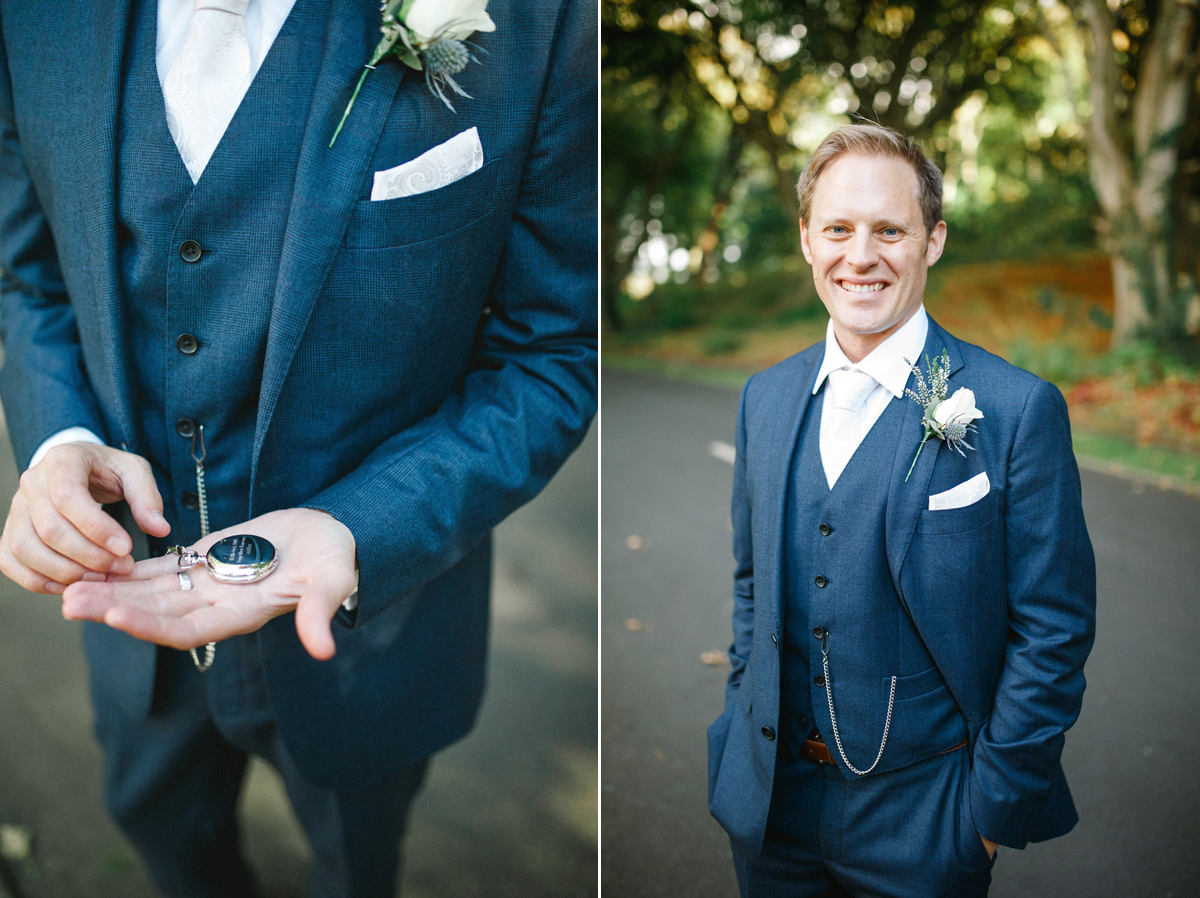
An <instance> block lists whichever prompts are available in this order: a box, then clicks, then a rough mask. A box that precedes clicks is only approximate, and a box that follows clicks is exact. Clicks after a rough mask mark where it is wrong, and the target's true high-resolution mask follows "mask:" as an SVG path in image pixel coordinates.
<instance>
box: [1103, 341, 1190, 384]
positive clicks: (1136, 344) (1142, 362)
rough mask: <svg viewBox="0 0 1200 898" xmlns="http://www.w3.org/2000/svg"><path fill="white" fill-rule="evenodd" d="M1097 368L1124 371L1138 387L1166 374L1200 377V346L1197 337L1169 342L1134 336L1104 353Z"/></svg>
mask: <svg viewBox="0 0 1200 898" xmlns="http://www.w3.org/2000/svg"><path fill="white" fill-rule="evenodd" d="M1096 371H1097V373H1098V374H1101V375H1103V376H1108V377H1111V376H1114V375H1118V376H1119V375H1124V376H1126V377H1129V378H1130V379H1131V380H1132V381H1133V383H1134V384H1136V385H1137V386H1139V387H1146V386H1149V385H1151V384H1154V383H1158V382H1159V381H1162V380H1166V379H1167V378H1171V377H1175V378H1179V379H1181V380H1187V381H1193V382H1196V381H1200V347H1197V344H1196V342H1195V341H1194V340H1191V341H1179V342H1175V343H1168V344H1166V345H1164V344H1162V343H1161V342H1152V341H1149V340H1135V341H1132V342H1129V343H1125V344H1122V345H1121V346H1118V347H1116V348H1115V349H1113V350H1111V351H1110V352H1108V353H1107V354H1106V355H1104V356H1102V357H1101V358H1100V359H1099V360H1098V362H1097V367H1096Z"/></svg>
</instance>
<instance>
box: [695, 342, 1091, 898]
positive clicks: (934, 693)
mask: <svg viewBox="0 0 1200 898" xmlns="http://www.w3.org/2000/svg"><path fill="white" fill-rule="evenodd" d="M823 345H824V344H819V345H817V346H814V347H812V348H810V349H808V350H807V351H805V352H802V353H800V354H799V355H797V356H794V357H792V358H790V359H788V360H786V361H784V362H782V363H780V364H779V365H777V366H775V367H773V368H771V369H768V370H767V371H764V372H761V373H760V374H757V375H755V376H754V377H752V378H751V379H750V381H749V382H748V383H747V384H746V387H745V389H744V391H743V394H742V401H741V406H740V412H739V418H738V427H737V460H736V465H735V472H734V486H733V502H732V517H733V529H734V554H735V558H736V562H737V566H736V572H735V578H734V606H735V607H734V615H733V625H734V639H733V645H732V647H731V650H730V657H731V660H732V665H733V667H732V673H731V675H730V677H729V683H728V688H727V697H726V707H725V711H724V713H723V714H722V715H721V717H720V718H718V720H717V721H716V722H715V723H714V724H713V725H712V727H711V728H710V730H709V800H710V808H711V811H712V813H713V814H714V816H715V817H716V818H717V820H718V821H719V822H720V823H721V824H722V825H723V826H724V827H725V829H726V830H727V831H728V833H729V835H730V838H731V841H732V843H733V846H734V849H735V856H736V857H738V858H740V860H741V862H742V863H741V866H740V867H739V875H741V876H742V882H741V884H742V888H743V891H744V892H749V893H750V894H755V893H756V890H755V889H754V888H752V887H751V888H747V882H746V881H745V871H746V870H747V869H748V867H747V864H749V865H750V866H752V865H753V863H754V861H755V859H756V858H758V857H759V854H760V852H761V851H762V850H763V845H764V841H767V842H768V843H770V844H771V845H774V846H778V845H781V844H782V845H788V844H800V843H805V841H806V840H807V841H808V843H811V844H810V845H809V848H810V849H811V851H812V852H815V853H816V854H817V855H824V856H827V857H833V858H835V859H836V858H838V857H841V856H843V855H844V856H846V857H853V858H857V859H856V860H854V861H853V864H857V865H858V868H859V872H862V870H864V869H867V868H871V869H869V870H868V871H867V873H866V874H864V877H865V878H863V879H862V880H861V881H860V882H861V883H862V884H860V886H859V888H860V890H861V891H862V892H864V893H870V894H877V893H878V894H896V893H899V894H903V893H904V892H903V890H902V889H900V890H897V892H890V891H888V885H887V883H888V876H889V873H888V868H889V864H891V863H896V862H898V861H897V858H898V856H899V855H900V854H902V853H903V852H904V851H906V850H907V848H906V845H911V843H914V842H928V843H930V844H935V843H936V850H935V852H934V854H935V855H938V854H939V853H940V854H941V855H945V856H946V858H945V863H946V866H947V867H948V868H955V869H953V870H952V873H953V874H954V875H958V872H961V871H960V870H958V869H957V868H962V870H965V871H967V872H969V873H970V874H971V877H974V878H973V879H972V881H979V880H980V877H982V881H983V888H984V889H986V877H987V873H986V870H984V871H982V872H981V871H980V870H979V869H978V868H980V867H981V866H986V865H987V856H986V853H985V852H984V849H983V846H982V843H981V841H980V839H979V834H982V835H984V836H987V837H988V838H990V839H992V840H994V841H997V842H999V843H1001V844H1004V845H1009V846H1012V847H1016V848H1020V847H1024V845H1025V844H1026V843H1027V842H1029V841H1037V840H1042V839H1047V838H1051V837H1054V836H1058V835H1061V834H1063V833H1065V832H1067V831H1068V830H1069V829H1070V828H1071V827H1072V826H1073V825H1074V824H1075V822H1076V820H1077V815H1076V812H1075V808H1074V804H1073V802H1072V799H1071V795H1070V792H1069V790H1068V788H1067V784H1066V780H1065V779H1064V776H1063V770H1062V767H1061V764H1060V756H1061V752H1062V748H1063V742H1064V733H1065V731H1066V730H1067V729H1068V728H1069V727H1070V726H1071V725H1072V723H1074V721H1075V719H1076V717H1077V716H1078V713H1079V709H1080V704H1081V701H1082V695H1083V690H1084V676H1083V663H1084V659H1085V658H1086V657H1087V654H1088V652H1089V650H1090V648H1091V645H1092V641H1093V632H1094V615H1095V562H1094V557H1093V553H1092V548H1091V543H1090V541H1089V539H1088V535H1087V530H1086V526H1085V523H1084V519H1083V511H1082V506H1081V502H1080V484H1079V475H1078V470H1077V468H1076V464H1075V460H1074V456H1073V454H1072V451H1071V443H1070V431H1069V425H1068V421H1067V412H1066V405H1065V403H1064V402H1063V399H1062V396H1061V394H1060V393H1059V392H1058V391H1057V390H1056V389H1055V388H1054V387H1053V386H1051V385H1050V384H1047V383H1046V382H1044V381H1041V380H1039V379H1038V378H1036V377H1034V376H1033V375H1031V374H1028V373H1027V372H1024V371H1021V370H1019V369H1017V368H1014V367H1013V366H1011V365H1009V364H1007V363H1006V362H1004V361H1002V360H1001V359H998V358H996V357H995V356H993V355H990V354H989V353H987V352H985V351H983V350H981V349H979V348H978V347H975V346H972V345H970V344H967V343H963V342H961V341H959V340H957V339H955V338H954V337H953V336H951V335H950V334H948V333H946V332H945V331H944V330H942V328H940V327H938V326H937V324H936V323H934V322H933V321H932V320H931V321H930V322H929V332H928V337H927V340H926V344H925V353H927V354H928V356H929V357H930V358H933V359H936V358H937V356H939V355H940V354H941V353H942V351H943V349H944V350H946V352H947V353H948V356H949V360H950V372H951V373H950V378H949V393H953V392H954V391H955V389H957V388H958V387H968V388H970V389H972V390H973V391H974V393H975V397H976V406H977V407H978V408H979V409H980V410H981V411H982V412H983V415H984V417H983V418H981V419H979V420H977V421H976V422H975V423H976V425H977V426H978V432H977V433H973V434H970V435H969V437H968V442H969V443H970V444H971V445H973V446H974V447H975V450H974V451H970V450H967V451H965V452H964V453H963V454H959V453H956V452H954V451H952V450H951V449H950V448H948V447H947V446H945V445H944V444H943V443H942V442H941V440H939V439H937V438H936V437H935V438H932V439H930V441H929V442H928V443H927V444H926V445H925V447H924V449H923V451H922V452H921V455H920V457H919V459H918V460H917V463H916V465H915V467H913V468H912V472H911V475H908V472H909V469H910V466H911V465H912V462H913V459H914V456H916V452H917V448H918V444H919V442H920V440H921V437H922V435H923V433H924V429H923V426H922V424H921V417H922V411H923V409H922V408H921V406H920V405H919V404H918V403H917V402H915V401H913V400H912V399H910V398H907V397H905V398H903V399H899V398H896V399H893V400H892V401H891V402H890V403H889V405H888V407H887V409H886V410H885V411H884V413H883V415H882V416H881V417H880V418H879V419H878V420H877V421H876V423H875V424H874V426H873V427H872V429H871V430H870V432H869V433H868V434H867V435H866V437H864V439H863V442H862V444H861V445H860V446H859V448H858V450H857V451H856V452H855V454H854V456H853V457H852V458H851V461H850V463H849V464H848V465H847V467H846V470H845V471H844V473H843V474H842V476H841V477H840V478H839V479H838V480H837V481H836V482H835V484H834V486H833V487H832V488H830V487H829V486H828V485H827V482H826V479H825V476H824V473H823V470H822V467H821V461H820V457H819V447H818V438H817V435H818V434H819V430H820V416H821V402H820V394H818V396H817V397H814V396H813V395H812V390H813V386H814V383H815V379H816V375H817V372H818V369H819V368H820V365H821V360H822V356H823ZM920 366H921V368H922V370H924V369H925V367H926V363H925V355H924V354H923V355H922V358H921V360H920ZM912 385H913V379H912V378H910V386H912ZM906 476H907V482H906V480H905V478H906ZM973 478H975V480H974V483H976V484H977V483H980V482H981V481H984V480H986V482H987V485H988V488H987V489H986V490H985V491H984V493H983V495H982V497H979V496H978V495H974V496H972V497H970V500H964V501H966V504H963V505H961V507H949V508H944V509H938V510H931V509H930V502H929V499H930V497H931V496H934V495H937V494H940V493H943V492H946V491H950V490H952V489H954V488H955V487H956V486H958V485H960V484H964V483H967V482H968V481H972V479H973ZM826 676H828V679H829V684H828V685H829V691H827V689H826V683H825V680H826ZM893 677H895V680H894V681H893V679H892V678H893ZM830 694H832V698H833V707H834V712H833V713H836V722H837V725H838V726H837V729H838V731H839V732H838V735H839V736H840V740H841V743H842V745H841V748H840V749H839V748H838V746H837V744H836V740H835V727H834V720H833V715H832V714H831V710H830V702H829V696H830ZM814 728H815V729H816V730H817V731H818V732H819V733H820V734H821V736H822V737H823V738H824V740H825V742H826V744H827V745H828V748H829V750H830V753H831V755H832V757H833V760H834V765H833V766H832V767H831V766H829V765H826V764H821V765H817V764H816V763H814V762H813V761H811V760H809V759H808V758H805V757H802V756H801V755H800V753H799V750H800V748H801V745H802V743H803V741H804V739H805V738H806V737H807V736H809V735H810V733H811V730H812V729H814ZM885 732H886V733H887V743H886V746H885V748H884V751H883V753H882V755H880V756H879V761H878V764H877V765H876V766H875V767H874V768H873V769H870V772H869V774H868V775H866V776H862V777H859V776H858V775H857V774H856V773H854V772H852V771H851V770H849V769H848V767H847V763H846V761H847V760H848V761H849V763H850V764H853V765H854V766H855V767H856V768H858V769H859V770H867V769H869V767H870V765H871V764H872V762H873V761H874V760H875V758H876V754H877V752H878V749H879V746H880V744H881V742H882V740H883V737H884V734H885ZM964 743H965V745H964ZM843 753H844V757H843ZM797 840H798V841H797ZM848 863H849V862H848ZM872 865H875V866H874V867H872ZM833 867H834V868H835V870H834V872H835V873H836V872H837V871H836V863H834V864H833ZM964 875H965V874H964ZM935 876H936V874H935V873H934V872H932V871H930V872H929V877H930V879H931V880H932V879H933V878H935ZM872 877H874V878H872ZM964 881H966V880H964ZM949 888H951V891H949V892H947V893H946V894H966V892H961V893H956V892H954V891H953V889H954V888H955V887H953V886H951V887H949ZM930 893H931V894H932V893H936V892H930ZM765 894H774V893H772V892H770V890H769V889H768V890H767V891H766V892H765ZM784 894H786V892H784ZM795 894H808V893H806V892H804V893H795ZM813 894H818V893H816V892H814V893H813Z"/></svg>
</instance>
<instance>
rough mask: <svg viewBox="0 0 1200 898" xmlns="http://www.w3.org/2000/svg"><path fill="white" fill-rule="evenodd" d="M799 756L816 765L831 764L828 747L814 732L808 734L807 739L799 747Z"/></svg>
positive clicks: (831, 757) (831, 758) (831, 759)
mask: <svg viewBox="0 0 1200 898" xmlns="http://www.w3.org/2000/svg"><path fill="white" fill-rule="evenodd" d="M800 754H801V755H803V756H804V757H806V758H808V759H809V760H810V761H815V762H816V763H818V764H832V763H833V755H832V754H831V753H830V751H829V746H828V745H826V744H825V740H824V739H823V738H822V737H821V734H820V733H818V732H817V731H816V730H813V731H812V732H811V733H809V734H808V738H806V739H805V740H804V744H803V745H801V746H800Z"/></svg>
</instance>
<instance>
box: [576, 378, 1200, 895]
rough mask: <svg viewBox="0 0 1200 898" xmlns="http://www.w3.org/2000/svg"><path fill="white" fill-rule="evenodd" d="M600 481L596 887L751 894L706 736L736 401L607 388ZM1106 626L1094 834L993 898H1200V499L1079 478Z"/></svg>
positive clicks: (1088, 828)
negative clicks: (721, 821)
mask: <svg viewBox="0 0 1200 898" xmlns="http://www.w3.org/2000/svg"><path fill="white" fill-rule="evenodd" d="M603 384H604V398H603V405H604V418H603V429H604V438H603V444H604V451H603V462H602V468H601V484H602V493H603V497H602V503H601V521H602V525H601V536H600V539H601V542H600V545H601V557H602V566H601V583H602V590H603V600H602V613H601V664H602V670H603V696H602V705H601V715H602V723H601V746H602V750H601V796H602V798H601V807H602V824H601V827H602V839H601V861H600V864H601V888H602V893H603V894H604V895H605V896H606V898H608V896H620V898H644V896H676V895H688V896H689V898H710V896H711V898H725V896H732V895H736V894H737V890H736V884H735V882H734V879H733V875H732V871H731V868H730V865H729V864H730V862H729V848H728V843H727V842H726V840H725V837H724V834H723V832H722V831H721V829H720V827H719V826H717V824H716V823H715V822H713V821H712V819H711V818H710V817H709V816H708V813H707V805H706V793H705V781H706V779H705V778H706V763H705V750H706V748H705V738H704V730H705V727H706V726H707V725H708V723H709V722H711V721H712V720H713V719H714V718H715V717H716V716H717V715H718V714H719V713H720V710H721V706H722V702H723V685H724V679H725V674H726V672H727V668H720V667H715V666H710V665H708V664H706V663H704V661H703V660H702V656H703V653H705V652H709V651H713V650H723V649H725V648H726V647H727V646H728V643H729V639H730V623H729V615H730V611H731V610H732V600H731V598H730V595H729V587H730V573H731V569H732V559H731V554H730V548H729V538H730V532H729V530H730V528H729V512H728V507H729V506H728V503H729V486H730V478H731V471H732V468H731V467H730V466H729V464H728V463H727V462H726V461H723V460H721V459H719V458H717V457H714V456H713V455H712V454H710V443H711V442H713V441H721V442H724V443H727V444H732V442H733V426H734V417H735V414H736V411H737V392H736V391H733V390H728V389H721V388H713V387H704V386H698V385H693V384H685V383H678V382H671V381H666V380H662V379H657V378H653V377H649V376H645V375H636V374H631V373H626V372H621V371H614V370H606V371H605V372H604V376H603ZM1083 490H1084V510H1085V514H1086V516H1087V522H1088V528H1089V531H1090V533H1091V537H1092V542H1093V545H1094V546H1095V549H1096V557H1097V567H1098V576H1099V584H1100V591H1099V618H1098V620H1099V624H1098V635H1097V640H1096V646H1095V649H1094V651H1093V653H1092V656H1091V659H1090V660H1089V662H1088V667H1087V675H1088V683H1089V686H1088V690H1087V693H1086V696H1085V699H1084V707H1083V713H1082V715H1081V717H1080V720H1079V722H1078V724H1076V726H1075V728H1074V729H1073V730H1072V731H1071V733H1070V734H1069V735H1068V737H1067V747H1066V752H1065V758H1064V763H1065V765H1066V769H1067V775H1068V777H1069V779H1070V782H1071V786H1072V790H1073V792H1074V795H1075V799H1076V802H1077V804H1078V806H1079V810H1080V815H1081V818H1082V820H1081V822H1080V824H1079V826H1078V827H1076V829H1075V830H1074V832H1072V833H1071V834H1070V835H1068V836H1066V837H1064V838H1061V839H1057V840H1054V841H1051V842H1046V843H1042V844H1039V845H1033V846H1030V847H1029V848H1028V849H1026V850H1025V851H1012V850H1009V849H1005V848H1002V849H1001V856H1000V858H999V860H998V862H997V864H996V868H995V877H996V878H995V885H994V886H993V888H992V895H993V898H1017V896H1022V898H1024V896H1033V895H1038V896H1041V895H1046V896H1056V898H1057V896H1065V898H1075V896H1080V898H1090V896H1095V898H1107V896H1121V898H1141V896H1146V898H1150V896H1155V898H1163V896H1174V898H1184V896H1194V895H1198V894H1200V816H1198V815H1197V811H1196V809H1197V807H1200V766H1198V763H1197V762H1198V759H1200V751H1198V750H1197V744H1198V743H1197V740H1198V738H1200V737H1198V735H1197V734H1198V733H1200V578H1198V568H1197V559H1198V556H1200V499H1196V498H1193V497H1189V496H1184V495H1181V494H1179V493H1174V492H1162V491H1160V490H1158V489H1154V488H1150V487H1144V486H1142V485H1140V484H1136V483H1131V482H1130V481H1127V480H1121V479H1117V478H1114V477H1110V476H1107V475H1102V474H1096V473H1090V472H1088V471H1085V472H1084V473H1083Z"/></svg>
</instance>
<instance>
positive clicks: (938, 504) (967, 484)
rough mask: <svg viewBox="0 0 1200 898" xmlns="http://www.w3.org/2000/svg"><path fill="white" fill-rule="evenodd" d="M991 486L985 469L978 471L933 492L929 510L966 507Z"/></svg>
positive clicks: (977, 499) (972, 503)
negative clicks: (946, 487)
mask: <svg viewBox="0 0 1200 898" xmlns="http://www.w3.org/2000/svg"><path fill="white" fill-rule="evenodd" d="M991 488H992V482H991V481H990V480H988V476H987V471H980V472H979V473H978V474H976V475H975V476H974V477H972V478H971V479H970V480H964V481H963V482H962V483H960V484H959V485H958V486H954V487H951V488H950V489H948V490H946V491H945V492H944V493H934V494H933V495H932V496H930V497H929V510H930V511H949V510H950V509H951V508H966V507H967V506H968V505H974V504H975V503H976V502H978V501H979V500H980V499H982V498H983V497H984V496H986V495H987V494H988V491H989V490H990V489H991Z"/></svg>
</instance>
